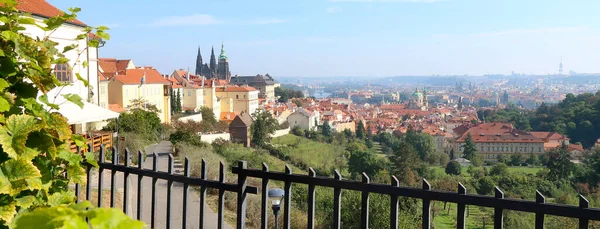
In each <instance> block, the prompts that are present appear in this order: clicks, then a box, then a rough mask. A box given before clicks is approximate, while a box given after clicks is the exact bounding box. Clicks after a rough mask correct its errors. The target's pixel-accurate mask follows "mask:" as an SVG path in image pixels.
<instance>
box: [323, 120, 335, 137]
mask: <svg viewBox="0 0 600 229" xmlns="http://www.w3.org/2000/svg"><path fill="white" fill-rule="evenodd" d="M321 134H322V135H323V136H325V137H331V135H332V134H333V130H332V129H331V126H330V125H329V120H325V122H324V123H323V125H322V127H321Z"/></svg>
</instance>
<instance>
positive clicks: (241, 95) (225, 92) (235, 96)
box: [215, 86, 258, 114]
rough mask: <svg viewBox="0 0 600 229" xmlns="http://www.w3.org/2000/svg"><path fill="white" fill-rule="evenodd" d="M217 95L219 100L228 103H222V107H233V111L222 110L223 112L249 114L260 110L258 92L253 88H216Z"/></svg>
mask: <svg viewBox="0 0 600 229" xmlns="http://www.w3.org/2000/svg"><path fill="white" fill-rule="evenodd" d="M215 91H216V95H217V97H218V98H219V99H221V100H223V99H226V100H227V101H226V102H224V103H221V107H222V108H223V106H227V107H233V110H232V111H226V110H222V111H223V112H236V113H241V112H247V113H249V114H252V113H254V111H256V109H258V90H256V89H254V88H253V87H239V86H225V87H219V88H216V90H215Z"/></svg>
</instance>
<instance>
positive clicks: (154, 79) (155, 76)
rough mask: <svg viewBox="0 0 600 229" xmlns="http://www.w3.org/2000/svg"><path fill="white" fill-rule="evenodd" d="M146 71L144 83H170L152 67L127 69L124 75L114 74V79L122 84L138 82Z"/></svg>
mask: <svg viewBox="0 0 600 229" xmlns="http://www.w3.org/2000/svg"><path fill="white" fill-rule="evenodd" d="M144 73H146V84H170V82H169V81H168V80H166V79H165V78H163V76H162V75H161V74H160V73H159V72H158V71H157V70H156V69H154V68H136V69H127V71H125V75H116V76H115V77H114V79H115V80H117V81H119V82H121V83H123V84H140V83H141V82H142V76H143V75H144Z"/></svg>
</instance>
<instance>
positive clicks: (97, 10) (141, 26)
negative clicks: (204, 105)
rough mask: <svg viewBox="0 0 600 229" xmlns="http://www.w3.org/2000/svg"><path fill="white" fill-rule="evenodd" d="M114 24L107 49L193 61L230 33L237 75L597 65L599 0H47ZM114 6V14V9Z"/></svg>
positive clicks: (171, 61)
mask: <svg viewBox="0 0 600 229" xmlns="http://www.w3.org/2000/svg"><path fill="white" fill-rule="evenodd" d="M50 2H51V3H52V4H54V5H56V6H57V7H59V8H61V9H63V10H66V9H67V8H68V7H74V6H76V7H81V8H82V12H80V13H79V18H80V19H81V20H82V21H83V22H85V23H87V24H88V25H106V26H108V27H110V28H111V30H110V31H109V33H110V34H111V36H112V37H111V40H110V41H108V42H107V43H106V46H105V47H103V48H102V49H100V56H101V57H114V58H120V59H133V60H134V63H136V64H138V65H150V66H154V67H156V68H157V69H159V71H161V72H162V73H163V74H170V73H171V72H172V71H173V70H175V69H179V68H184V69H187V68H190V70H192V71H194V67H195V59H196V52H197V51H196V50H197V47H198V46H200V48H201V50H202V55H203V59H204V61H205V62H206V61H208V60H209V58H210V49H211V46H214V47H215V53H216V55H219V52H220V45H221V42H223V43H224V44H225V49H226V51H227V54H228V57H229V62H230V71H231V73H232V75H236V74H238V75H255V74H265V73H270V74H271V75H276V76H297V75H303V76H314V77H318V76H346V77H373V76H400V75H408V76H412V75H419V76H431V75H436V74H439V75H459V76H461V75H465V74H468V75H484V74H505V75H510V73H511V72H512V71H514V72H519V73H528V74H537V75H547V74H556V73H558V65H559V62H560V61H561V58H562V60H563V64H564V68H563V73H568V72H569V71H571V70H573V71H576V72H600V67H598V65H597V63H598V62H600V43H598V42H597V40H598V38H600V20H598V19H600V18H599V17H600V16H598V14H597V12H596V9H599V8H600V7H599V6H600V1H594V0H582V1H577V2H567V1H561V0H530V1H518V0H506V1H480V0H439V1H438V0H307V1H274V0H273V1H268V0H257V1H241V0H230V1H204V2H198V1H171V2H162V1H114V0H108V1H101V2H98V1H92V2H87V1H86V2H81V1H76V0H63V1H58V0H50ZM107 15H110V16H107Z"/></svg>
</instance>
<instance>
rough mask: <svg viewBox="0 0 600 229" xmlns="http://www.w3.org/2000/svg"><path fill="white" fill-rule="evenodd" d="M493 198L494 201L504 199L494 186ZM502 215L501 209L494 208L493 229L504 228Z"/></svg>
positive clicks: (502, 193) (502, 194) (498, 189)
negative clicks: (494, 198)
mask: <svg viewBox="0 0 600 229" xmlns="http://www.w3.org/2000/svg"><path fill="white" fill-rule="evenodd" d="M494 197H496V199H504V192H502V190H500V188H498V186H496V187H495V188H494ZM503 220H504V213H503V212H502V208H494V228H495V229H502V228H504V221H503Z"/></svg>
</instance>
